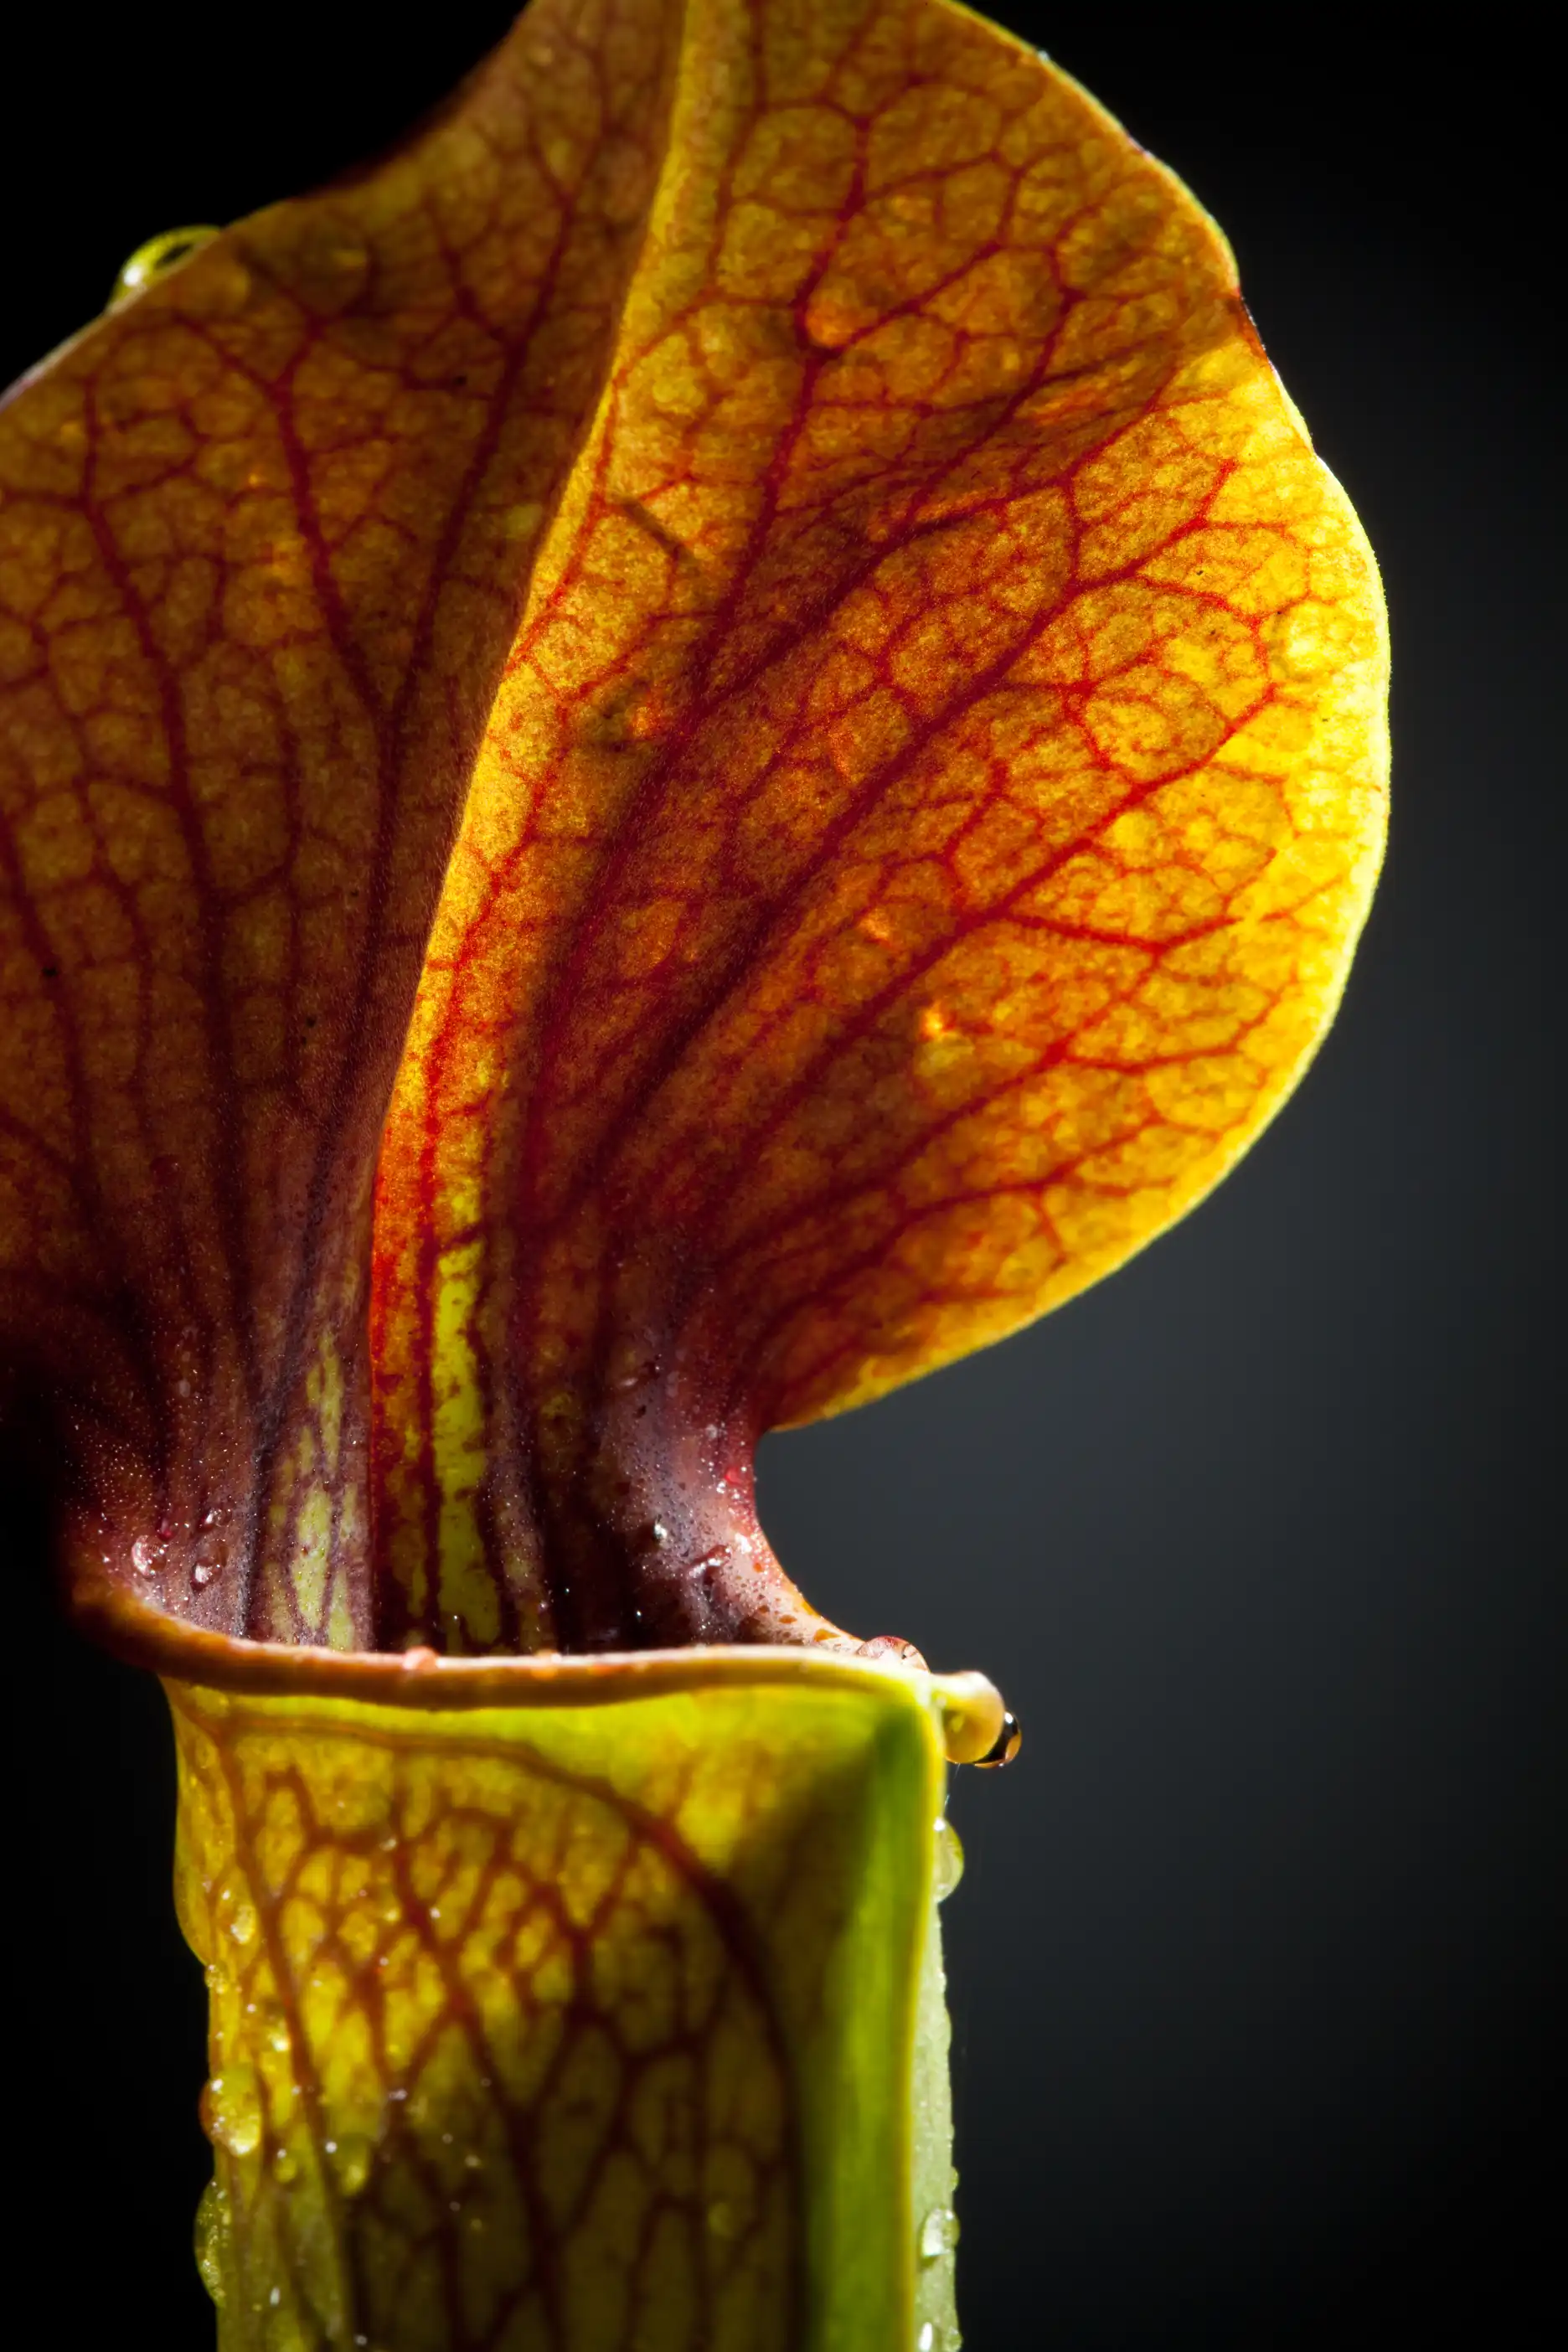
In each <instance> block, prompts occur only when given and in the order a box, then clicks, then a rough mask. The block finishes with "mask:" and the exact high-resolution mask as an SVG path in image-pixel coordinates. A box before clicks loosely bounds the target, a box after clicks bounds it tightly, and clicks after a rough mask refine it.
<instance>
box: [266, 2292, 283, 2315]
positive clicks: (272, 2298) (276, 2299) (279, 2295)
mask: <svg viewBox="0 0 1568 2352" xmlns="http://www.w3.org/2000/svg"><path fill="white" fill-rule="evenodd" d="M267 2300H268V2303H269V2304H270V2305H271V2306H272V2308H273V2310H274V2311H276V2310H277V2308H278V2306H279V2304H280V2303H281V2302H282V2300H283V2290H282V2288H281V2287H280V2286H275V2287H274V2288H273V2289H272V2292H271V2294H269V2295H268V2298H267Z"/></svg>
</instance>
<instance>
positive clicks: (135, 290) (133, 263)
mask: <svg viewBox="0 0 1568 2352" xmlns="http://www.w3.org/2000/svg"><path fill="white" fill-rule="evenodd" d="M221 234H222V232H221V230H218V229H216V228H166V229H165V230H164V231H163V236H150V237H149V238H148V240H147V242H146V244H145V245H139V246H138V247H137V248H136V250H135V252H134V253H133V254H132V257H131V258H130V260H129V261H128V262H127V263H126V264H125V266H124V268H122V269H121V273H120V275H119V277H118V278H116V279H115V281H114V291H113V293H112V294H111V295H110V298H109V307H110V310H113V308H114V307H115V304H116V303H118V302H126V301H129V300H130V299H131V297H132V294H140V293H141V291H142V288H143V286H151V284H152V283H153V279H154V278H166V277H167V276H168V274H169V272H170V270H171V269H178V268H179V267H180V264H181V263H182V262H183V261H189V259H190V257H191V256H192V254H193V253H199V252H200V251H201V249H202V247H203V246H204V245H210V244H211V243H212V241H213V239H214V237H215V236H220V235H221Z"/></svg>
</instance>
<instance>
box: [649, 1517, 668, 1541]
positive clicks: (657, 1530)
mask: <svg viewBox="0 0 1568 2352" xmlns="http://www.w3.org/2000/svg"><path fill="white" fill-rule="evenodd" d="M653 1539H654V1541H655V1543H656V1544H667V1543H668V1541H669V1529H668V1528H667V1527H666V1526H665V1524H664V1521H663V1520H662V1519H655V1521H654V1523H653Z"/></svg>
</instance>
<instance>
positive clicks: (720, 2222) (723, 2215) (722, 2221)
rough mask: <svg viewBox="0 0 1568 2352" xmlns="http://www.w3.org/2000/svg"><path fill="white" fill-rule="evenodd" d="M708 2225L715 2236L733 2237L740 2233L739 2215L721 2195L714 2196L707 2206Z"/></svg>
mask: <svg viewBox="0 0 1568 2352" xmlns="http://www.w3.org/2000/svg"><path fill="white" fill-rule="evenodd" d="M708 2227H709V2230H710V2232H711V2233H712V2235H713V2236H714V2237H715V2238H725V2239H729V2238H733V2237H737V2236H738V2235H739V2234H740V2228H741V2217H740V2215H739V2214H738V2213H737V2212H736V2210H735V2209H734V2207H733V2206H732V2205H731V2204H728V2203H726V2201H725V2200H724V2199H723V2198H722V2197H716V2198H715V2199H714V2200H713V2202H712V2204H711V2205H710V2207H709V2208H708Z"/></svg>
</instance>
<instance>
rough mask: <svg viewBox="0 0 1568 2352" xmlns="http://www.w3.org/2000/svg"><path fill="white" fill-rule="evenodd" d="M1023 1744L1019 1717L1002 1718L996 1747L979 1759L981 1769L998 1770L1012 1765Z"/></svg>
mask: <svg viewBox="0 0 1568 2352" xmlns="http://www.w3.org/2000/svg"><path fill="white" fill-rule="evenodd" d="M1023 1744H1024V1734H1023V1730H1022V1728H1021V1727H1020V1726H1019V1722H1018V1718H1017V1717H1016V1715H1005V1716H1004V1717H1002V1728H1001V1730H1000V1731H999V1732H998V1733H997V1734H996V1744H995V1746H994V1748H991V1749H989V1750H988V1752H987V1753H986V1754H985V1755H984V1756H982V1757H981V1758H980V1759H978V1760H979V1763H980V1765H981V1768H982V1769H986V1770H996V1769H1000V1767H1001V1766H1002V1765H1004V1764H1011V1762H1012V1761H1013V1759H1014V1757H1015V1756H1016V1754H1017V1753H1018V1750H1019V1748H1022V1746H1023Z"/></svg>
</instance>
